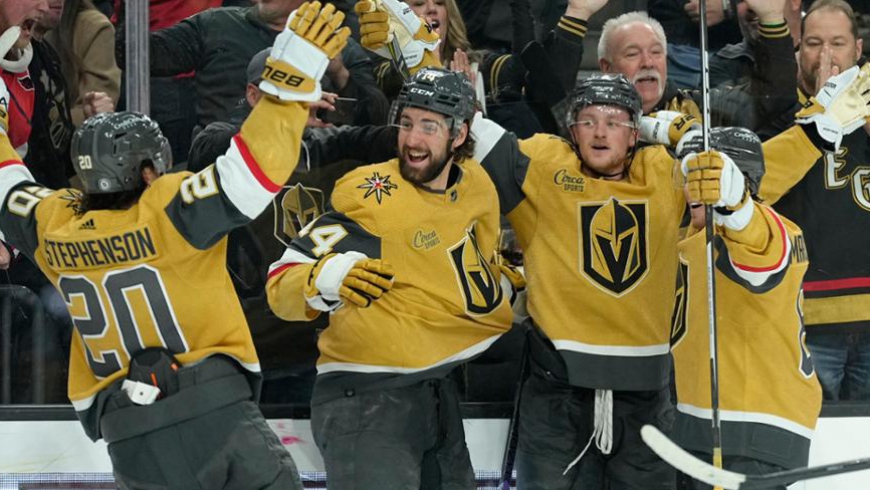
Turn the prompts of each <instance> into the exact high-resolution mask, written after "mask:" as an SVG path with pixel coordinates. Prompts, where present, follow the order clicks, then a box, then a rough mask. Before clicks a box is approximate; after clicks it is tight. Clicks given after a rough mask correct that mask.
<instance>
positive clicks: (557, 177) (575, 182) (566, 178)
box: [553, 168, 586, 192]
mask: <svg viewBox="0 0 870 490" xmlns="http://www.w3.org/2000/svg"><path fill="white" fill-rule="evenodd" d="M553 183H555V184H556V185H557V186H559V187H561V188H562V190H563V191H568V192H583V191H585V190H586V177H583V176H582V175H572V174H571V172H570V171H569V170H568V169H564V168H562V169H559V170H558V171H556V173H555V174H553Z"/></svg>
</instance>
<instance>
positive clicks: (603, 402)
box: [562, 390, 613, 475]
mask: <svg viewBox="0 0 870 490" xmlns="http://www.w3.org/2000/svg"><path fill="white" fill-rule="evenodd" d="M593 440H594V441H595V446H596V447H597V448H598V449H599V450H600V451H601V454H610V450H611V449H612V448H613V390H595V418H594V422H593V426H592V437H590V438H589V442H587V443H586V447H584V448H583V451H580V455H579V456H577V457H576V458H574V461H571V464H569V465H568V467H567V468H565V471H563V472H562V475H566V474H567V473H568V471H570V470H571V468H573V467H574V465H576V464H577V463H579V462H580V460H581V459H582V458H583V456H584V455H585V454H586V451H588V450H589V446H591V445H592V441H593Z"/></svg>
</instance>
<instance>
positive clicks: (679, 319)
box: [671, 259, 689, 347]
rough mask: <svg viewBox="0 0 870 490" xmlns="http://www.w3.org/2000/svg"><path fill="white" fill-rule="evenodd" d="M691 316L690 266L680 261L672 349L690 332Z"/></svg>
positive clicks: (672, 317) (672, 323)
mask: <svg viewBox="0 0 870 490" xmlns="http://www.w3.org/2000/svg"><path fill="white" fill-rule="evenodd" d="M688 314H689V264H687V263H686V262H683V260H682V259H680V265H679V267H678V268H677V290H676V296H675V297H674V313H673V315H671V347H673V346H676V345H677V344H679V343H680V341H681V340H683V337H685V336H686V332H688V327H689V323H688V318H687V317H688Z"/></svg>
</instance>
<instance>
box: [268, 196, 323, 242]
mask: <svg viewBox="0 0 870 490" xmlns="http://www.w3.org/2000/svg"><path fill="white" fill-rule="evenodd" d="M280 199H281V201H280V204H281V210H280V212H278V211H276V212H275V238H277V239H278V241H280V242H281V243H283V244H284V245H286V246H288V247H289V246H290V240H293V239H294V238H298V237H299V233H300V232H301V231H302V229H303V228H305V227H306V226H307V225H308V224H310V223H311V222H312V221H314V220H315V219H317V217H318V216H320V215H321V214H323V210H324V207H325V206H324V197H323V191H321V190H320V189H315V188H313V187H303V186H302V184H296V185H293V186H291V187H289V188H287V191H286V192H284V195H283V196H282V197H281V198H280ZM276 203H277V198H276Z"/></svg>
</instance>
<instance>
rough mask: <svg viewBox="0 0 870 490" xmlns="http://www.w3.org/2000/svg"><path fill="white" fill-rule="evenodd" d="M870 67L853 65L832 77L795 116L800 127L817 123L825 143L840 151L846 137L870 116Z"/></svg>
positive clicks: (817, 128) (817, 129)
mask: <svg viewBox="0 0 870 490" xmlns="http://www.w3.org/2000/svg"><path fill="white" fill-rule="evenodd" d="M868 72H870V66H868V65H864V67H863V68H860V69H859V68H858V67H857V66H853V67H852V68H849V69H848V70H846V71H844V72H843V73H840V74H839V75H837V76H833V77H831V78H829V79H828V81H827V82H825V85H824V86H823V87H822V89H821V90H820V91H819V93H818V94H817V95H816V96H815V97H810V99H809V100H808V101H807V103H806V104H805V105H804V107H803V109H801V110H800V111H798V113H797V114H796V115H795V117H796V118H797V119H796V122H797V123H798V124H811V123H815V125H816V131H818V133H819V136H821V137H822V139H824V140H825V141H828V142H830V143H833V144H834V149H835V150H839V149H840V142H841V141H842V140H843V135H846V134H850V133H851V132H853V131H855V130H856V129H858V128H860V127H861V126H863V125H864V123H865V122H866V119H867V117H868V116H870V75H868Z"/></svg>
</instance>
